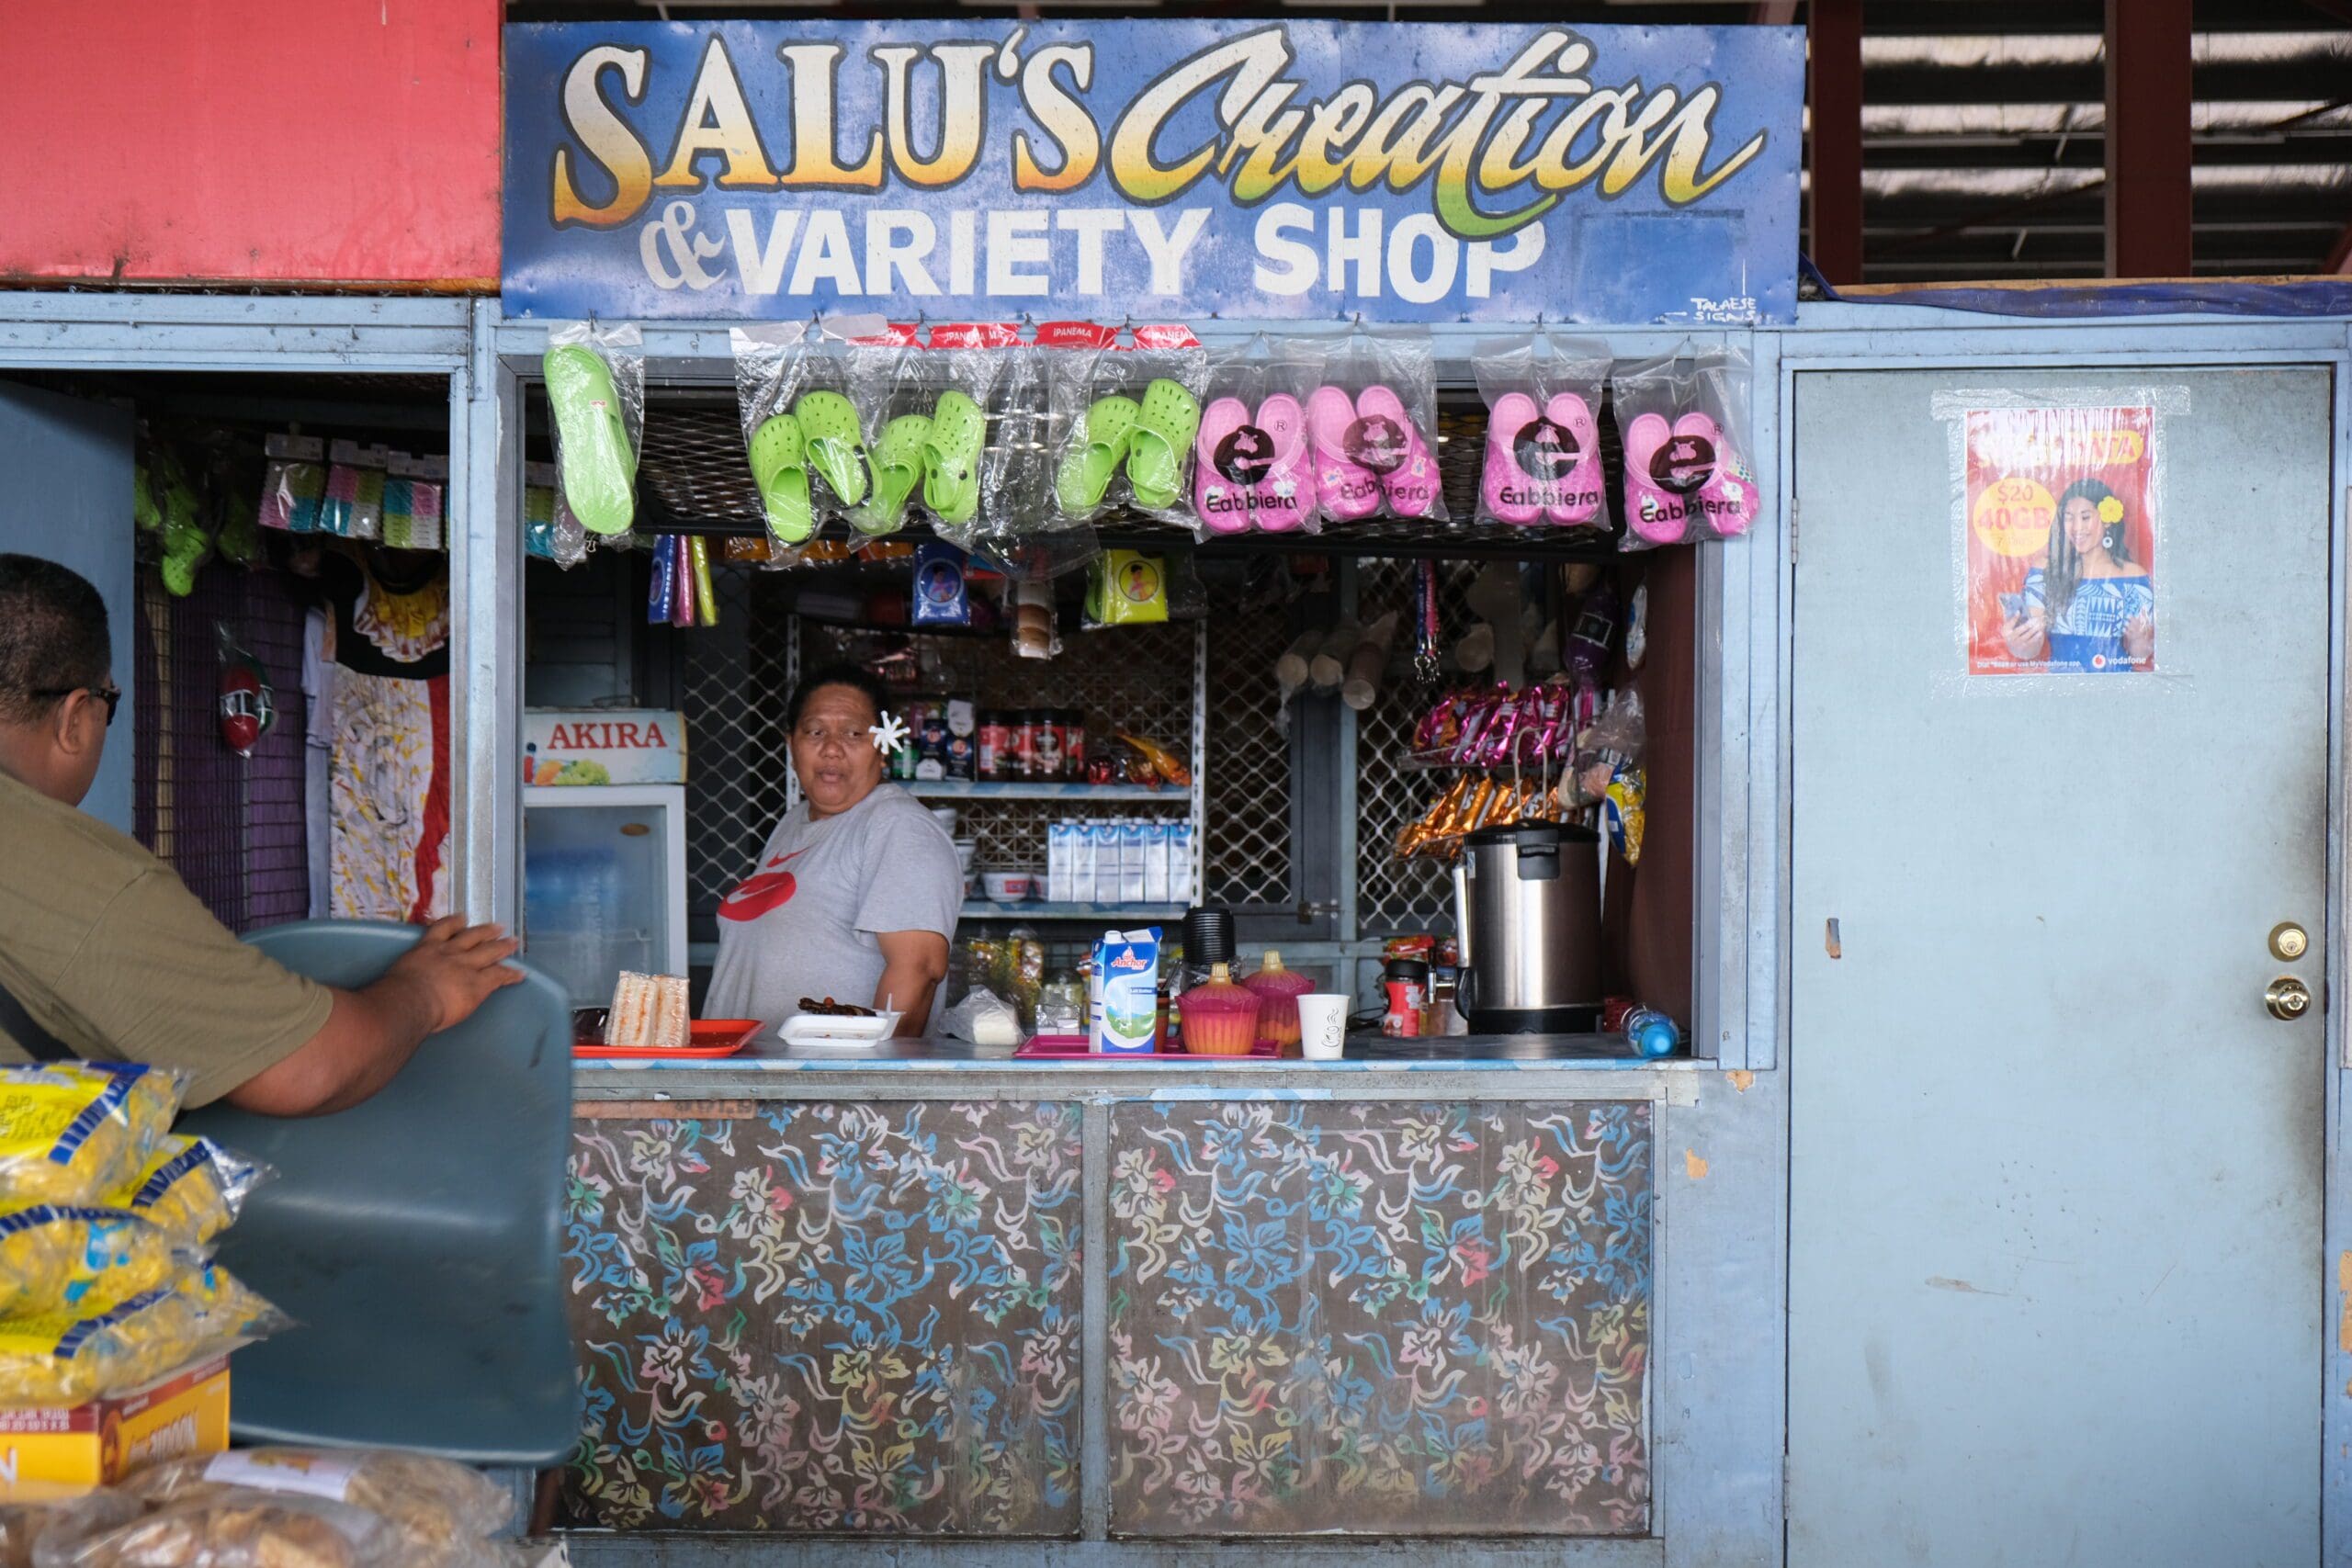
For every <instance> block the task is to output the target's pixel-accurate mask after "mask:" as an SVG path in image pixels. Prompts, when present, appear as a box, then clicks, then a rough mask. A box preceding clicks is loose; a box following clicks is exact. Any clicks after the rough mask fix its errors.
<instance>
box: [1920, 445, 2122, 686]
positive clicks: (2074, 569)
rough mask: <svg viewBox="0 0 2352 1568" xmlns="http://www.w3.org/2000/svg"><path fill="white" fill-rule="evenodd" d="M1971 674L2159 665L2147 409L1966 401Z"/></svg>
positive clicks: (2119, 669)
mask: <svg viewBox="0 0 2352 1568" xmlns="http://www.w3.org/2000/svg"><path fill="white" fill-rule="evenodd" d="M2154 475H2155V411H2154V409H2152V408H2146V407H2137V408H2131V407H2126V408H2007V409H1981V408H1980V409H1970V410H1968V411H1967V412H1966V415H1965V428H1964V434H1963V440H1962V473H1961V485H1962V518H1963V522H1964V525H1965V527H1966V530H1967V533H1966V539H1965V548H1966V550H1967V603H1966V605H1965V607H1964V608H1965V614H1966V616H1967V628H1966V634H1967V635H1966V640H1967V645H1968V672H1969V673H1970V674H1971V675H2041V674H2051V673H2075V672H2082V673H2090V674H2147V673H2151V672H2153V671H2154V670H2155V668H2156V593H2155V583H2156V571H2157V570H2158V565H2157V561H2156V536H2157V518H2156V515H2155V510H2154V507H2155V494H2156V487H2155V485H2154Z"/></svg>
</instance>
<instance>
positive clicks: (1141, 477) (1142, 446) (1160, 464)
mask: <svg viewBox="0 0 2352 1568" xmlns="http://www.w3.org/2000/svg"><path fill="white" fill-rule="evenodd" d="M1200 429H1201V400H1199V399H1198V398H1195V397H1194V396H1193V394H1192V393H1190V392H1188V391H1186V390H1185V389H1183V388H1182V386H1180V385H1179V384H1177V383H1176V382H1174V381H1170V380H1169V379H1168V378H1165V377H1162V378H1159V380H1157V381H1154V382H1153V383H1152V384H1151V385H1150V386H1148V387H1146V388H1145V389H1143V410H1142V412H1140V413H1138V414H1136V428H1135V434H1132V435H1130V436H1129V437H1128V438H1127V479H1128V482H1129V483H1131V484H1133V485H1134V486H1135V490H1136V505H1137V506H1140V507H1143V508H1144V509H1145V510H1147V511H1150V512H1164V511H1166V510H1167V509H1168V508H1170V507H1171V506H1173V505H1175V504H1176V498H1177V497H1178V496H1179V495H1181V494H1182V493H1183V490H1184V459H1185V457H1188V456H1189V455H1190V454H1191V453H1192V450H1193V436H1195V435H1197V434H1200Z"/></svg>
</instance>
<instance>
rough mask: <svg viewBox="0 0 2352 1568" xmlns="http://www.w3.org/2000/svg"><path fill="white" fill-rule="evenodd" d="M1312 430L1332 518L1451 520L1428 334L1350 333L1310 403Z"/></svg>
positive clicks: (1319, 479) (1322, 495) (1319, 491)
mask: <svg viewBox="0 0 2352 1568" xmlns="http://www.w3.org/2000/svg"><path fill="white" fill-rule="evenodd" d="M1306 429H1307V435H1308V439H1309V441H1310V442H1311V443H1312V445H1313V447H1314V452H1315V489H1316V503H1317V505H1318V506H1319V507H1320V508H1321V509H1322V512H1323V515H1324V517H1325V518H1327V519H1329V520H1332V521H1336V522H1340V523H1356V522H1362V521H1363V520H1365V519H1367V518H1372V517H1392V518H1396V519H1397V520H1399V521H1401V522H1429V523H1443V522H1445V521H1447V513H1446V508H1445V488H1444V484H1443V480H1442V476H1441V474H1440V472H1439V469H1438V461H1437V363H1436V355H1435V353H1434V350H1433V349H1432V347H1431V345H1430V333H1429V329H1428V328H1426V327H1383V328H1378V329H1374V328H1371V327H1365V326H1363V325H1358V326H1355V327H1351V328H1350V329H1349V331H1348V332H1347V333H1346V334H1345V335H1344V336H1342V337H1341V338H1340V340H1339V341H1338V343H1337V344H1334V345H1333V347H1332V349H1331V352H1330V355H1329V359H1328V360H1327V362H1326V363H1325V366H1324V371H1323V381H1322V385H1320V386H1318V387H1317V388H1316V389H1315V392H1314V395H1313V396H1311V397H1310V398H1308V400H1307V403H1306Z"/></svg>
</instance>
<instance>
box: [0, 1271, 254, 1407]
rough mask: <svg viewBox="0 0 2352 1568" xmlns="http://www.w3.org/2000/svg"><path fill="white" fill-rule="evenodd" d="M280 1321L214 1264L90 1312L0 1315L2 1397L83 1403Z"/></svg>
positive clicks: (249, 1338)
mask: <svg viewBox="0 0 2352 1568" xmlns="http://www.w3.org/2000/svg"><path fill="white" fill-rule="evenodd" d="M284 1326H286V1319H285V1317H284V1315H283V1314H280V1313H279V1312H278V1311H277V1308H275V1307H273V1306H271V1305H270V1304H269V1303H267V1302H266V1301H264V1300H262V1299H261V1298H260V1297H259V1296H257V1295H255V1294H254V1293H253V1292H251V1291H248V1290H247V1289H245V1287H244V1286H243V1285H241V1284H239V1283H238V1282H237V1281H236V1280H233V1279H232V1278H231V1277H230V1276H229V1275H228V1274H227V1273H226V1272H225V1271H224V1270H222V1269H220V1268H219V1267H217V1266H215V1267H210V1268H205V1269H197V1270H194V1271H191V1272H189V1273H186V1274H183V1275H181V1276H180V1277H179V1278H178V1279H177V1280H175V1281H174V1282H173V1283H171V1284H168V1285H163V1286H159V1287H158V1288H156V1289H154V1290H152V1291H145V1292H141V1293H140V1294H138V1295H135V1296H132V1297H130V1299H129V1300H127V1301H124V1302H121V1303H119V1304H117V1305H114V1306H111V1307H108V1308H107V1309H106V1310H104V1311H102V1312H96V1313H75V1312H71V1311H67V1312H59V1313H51V1314H41V1315H38V1316H28V1317H19V1318H11V1319H8V1320H6V1321H5V1322H0V1404H83V1403H85V1402H86V1401H88V1400H92V1399H97V1398H100V1397H102V1396H104V1395H107V1394H114V1393H126V1392H128V1391H130V1390H131V1389H135V1388H139V1387H141V1386H142V1385H144V1384H147V1383H151V1382H154V1381H155V1380H156V1379H157V1378H160V1377H162V1376H164V1374H165V1373H167V1372H169V1371H172V1370H173V1369H175V1368H177V1367H184V1366H187V1364H189V1363H190V1362H192V1361H199V1360H203V1359H207V1358H209V1357H212V1356H225V1355H227V1354H228V1353H229V1352H230V1351H232V1350H234V1349H236V1348H238V1347H239V1346H241V1345H247V1344H251V1343H252V1342H253V1341H254V1340H255V1339H259V1338H262V1337H265V1336H266V1335H269V1334H272V1333H275V1332H277V1330H278V1329H280V1328H283V1327H284Z"/></svg>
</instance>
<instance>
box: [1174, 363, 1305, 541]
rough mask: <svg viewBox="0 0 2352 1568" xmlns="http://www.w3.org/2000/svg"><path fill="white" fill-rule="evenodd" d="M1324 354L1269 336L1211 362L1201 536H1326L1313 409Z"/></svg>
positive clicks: (1198, 511)
mask: <svg viewBox="0 0 2352 1568" xmlns="http://www.w3.org/2000/svg"><path fill="white" fill-rule="evenodd" d="M1323 361H1324V351H1323V349H1322V347H1321V346H1319V345H1318V344H1317V343H1316V341H1315V340H1312V339H1307V338H1282V339H1279V340H1274V339H1269V338H1268V337H1266V335H1265V334H1264V333H1259V334H1258V335H1256V336H1254V337H1252V338H1250V340H1249V341H1248V342H1247V343H1244V344H1238V345H1237V346H1234V347H1230V348H1224V349H1220V350H1217V351H1216V352H1215V353H1213V354H1211V355H1209V356H1208V367H1207V377H1208V391H1207V401H1206V402H1205V403H1204V406H1203V407H1202V410H1201V425H1200V430H1199V433H1198V434H1196V435H1195V436H1194V437H1193V520H1194V524H1195V527H1196V529H1197V531H1198V532H1199V533H1200V534H1201V536H1203V537H1204V538H1205V537H1208V536H1212V535H1227V534H1239V533H1244V532H1247V531H1248V530H1250V529H1252V528H1255V529H1258V530H1261V532H1264V533H1268V534H1292V533H1309V534H1312V533H1319V532H1321V530H1322V513H1321V511H1320V509H1319V508H1318V507H1317V502H1316V489H1315V456H1314V450H1313V448H1312V446H1311V445H1310V444H1309V442H1308V439H1307V432H1306V404H1307V401H1308V400H1310V399H1311V398H1313V396H1314V395H1315V389H1316V388H1317V387H1319V386H1321V385H1322V384H1323V369H1324V365H1323Z"/></svg>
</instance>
